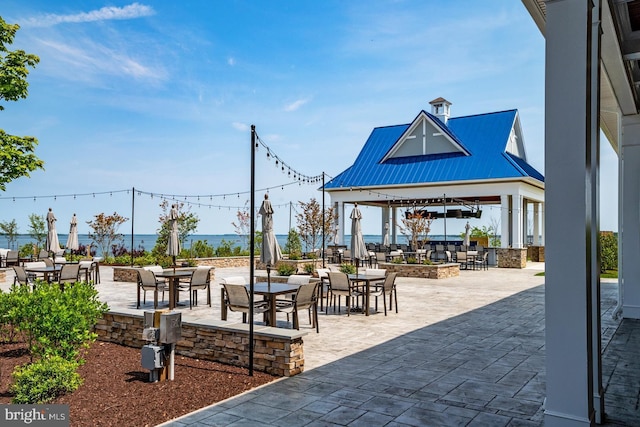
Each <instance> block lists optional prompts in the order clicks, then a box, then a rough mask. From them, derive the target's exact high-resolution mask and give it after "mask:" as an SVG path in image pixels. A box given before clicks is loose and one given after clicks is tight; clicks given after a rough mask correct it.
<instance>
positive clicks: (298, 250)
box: [284, 228, 302, 259]
mask: <svg viewBox="0 0 640 427" xmlns="http://www.w3.org/2000/svg"><path fill="white" fill-rule="evenodd" d="M284 251H285V252H287V253H288V254H289V259H300V257H301V256H302V242H301V240H300V234H298V232H297V231H296V230H295V229H294V228H292V229H291V230H289V234H288V235H287V243H286V244H285V245H284Z"/></svg>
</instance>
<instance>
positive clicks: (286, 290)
mask: <svg viewBox="0 0 640 427" xmlns="http://www.w3.org/2000/svg"><path fill="white" fill-rule="evenodd" d="M245 287H246V288H247V290H248V291H249V292H251V288H250V285H249V284H246V285H245ZM299 287H300V285H292V284H289V283H271V284H269V283H267V282H257V283H254V284H253V294H254V295H262V296H264V297H265V300H267V301H269V311H268V312H265V318H264V320H265V323H266V324H267V325H269V326H274V327H275V326H276V321H275V319H276V304H275V300H276V297H277V296H278V295H287V294H292V293H295V292H297V291H298V288H299ZM220 298H221V309H222V314H221V319H222V320H227V305H226V304H225V297H224V287H223V288H222V289H220Z"/></svg>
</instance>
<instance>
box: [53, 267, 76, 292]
mask: <svg viewBox="0 0 640 427" xmlns="http://www.w3.org/2000/svg"><path fill="white" fill-rule="evenodd" d="M79 275H80V264H65V265H63V266H62V269H61V270H60V274H59V275H58V279H57V280H56V281H57V282H58V284H59V285H60V290H61V291H64V285H65V284H66V283H76V282H78V276H79Z"/></svg>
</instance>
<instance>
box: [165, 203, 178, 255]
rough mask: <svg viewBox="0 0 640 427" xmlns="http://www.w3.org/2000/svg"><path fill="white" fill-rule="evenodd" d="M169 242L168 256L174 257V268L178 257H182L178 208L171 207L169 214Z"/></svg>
mask: <svg viewBox="0 0 640 427" xmlns="http://www.w3.org/2000/svg"><path fill="white" fill-rule="evenodd" d="M168 221H169V242H168V245H167V255H169V256H170V257H172V259H173V266H174V268H175V265H176V257H177V256H178V255H180V237H179V235H178V206H177V205H175V204H173V205H171V211H170V212H169V218H168Z"/></svg>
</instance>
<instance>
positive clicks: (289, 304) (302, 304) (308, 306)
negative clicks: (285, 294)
mask: <svg viewBox="0 0 640 427" xmlns="http://www.w3.org/2000/svg"><path fill="white" fill-rule="evenodd" d="M318 284H319V282H314V283H307V284H304V285H300V287H299V288H298V291H297V292H296V294H295V296H294V298H293V300H288V299H287V300H284V299H276V300H275V304H276V311H277V312H278V311H279V312H283V313H287V322H288V321H289V313H292V314H293V328H294V329H298V330H299V329H300V320H299V318H298V311H300V310H309V323H311V326H315V327H316V333H320V327H319V326H318V289H317V288H318ZM274 324H275V322H274Z"/></svg>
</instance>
